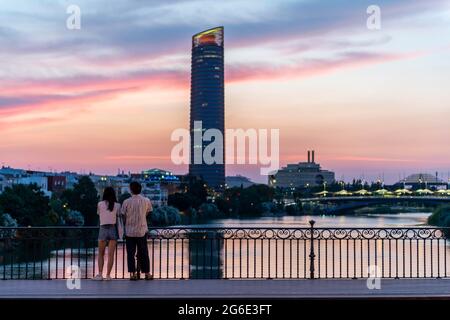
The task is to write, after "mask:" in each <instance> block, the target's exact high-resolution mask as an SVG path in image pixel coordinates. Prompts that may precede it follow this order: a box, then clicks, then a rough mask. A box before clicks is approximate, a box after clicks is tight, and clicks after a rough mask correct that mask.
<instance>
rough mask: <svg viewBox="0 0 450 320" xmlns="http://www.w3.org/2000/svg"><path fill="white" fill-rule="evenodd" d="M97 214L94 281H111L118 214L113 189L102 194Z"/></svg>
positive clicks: (107, 189) (108, 189)
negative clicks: (98, 227)
mask: <svg viewBox="0 0 450 320" xmlns="http://www.w3.org/2000/svg"><path fill="white" fill-rule="evenodd" d="M97 213H98V215H99V216H100V230H99V233H98V274H97V275H96V276H95V277H94V280H111V270H112V267H113V263H114V253H115V252H116V245H117V239H118V238H119V235H118V232H117V219H118V215H119V213H120V204H119V203H117V197H116V193H115V191H114V189H113V188H111V187H107V188H106V189H105V191H104V192H103V201H101V202H99V203H98V205H97ZM106 246H108V266H107V270H106V278H103V265H104V258H103V257H104V255H105V251H106Z"/></svg>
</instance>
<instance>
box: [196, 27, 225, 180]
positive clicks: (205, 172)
mask: <svg viewBox="0 0 450 320" xmlns="http://www.w3.org/2000/svg"><path fill="white" fill-rule="evenodd" d="M224 104H225V101H224V48H223V27H217V28H213V29H209V30H206V31H203V32H200V33H197V34H196V35H194V36H193V37H192V62H191V106H190V109H191V110H190V134H191V155H190V157H191V158H190V165H189V174H190V175H192V176H196V177H201V178H203V180H204V181H205V182H206V184H207V185H208V186H209V187H212V188H214V189H222V188H224V186H225V161H224V158H225V150H224V144H225V141H223V143H222V155H221V158H222V159H221V161H218V162H219V163H212V164H208V163H205V161H204V159H203V157H201V159H200V161H199V159H198V157H197V158H194V157H195V154H197V155H199V154H203V151H204V149H205V147H206V146H207V145H209V144H210V143H211V141H204V142H200V143H198V141H194V136H195V131H196V130H197V131H199V130H200V129H199V128H198V125H197V126H195V122H197V124H198V122H199V121H201V127H202V128H201V130H202V131H203V132H202V136H203V133H204V132H205V131H206V130H208V129H217V130H219V131H220V132H221V133H222V137H224V130H225V108H224ZM197 136H198V133H197ZM200 152H201V153H200ZM194 160H195V161H194Z"/></svg>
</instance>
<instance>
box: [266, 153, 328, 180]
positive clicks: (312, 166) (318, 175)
mask: <svg viewBox="0 0 450 320" xmlns="http://www.w3.org/2000/svg"><path fill="white" fill-rule="evenodd" d="M334 180H335V174H334V172H332V171H328V170H322V167H321V166H320V164H318V163H316V162H315V158H314V151H308V162H299V163H295V164H288V165H287V166H286V167H283V168H281V169H280V170H278V172H277V173H275V174H273V175H270V176H269V185H270V186H273V187H280V188H298V187H299V188H303V187H315V186H321V185H323V184H325V183H326V184H332V183H333V182H334Z"/></svg>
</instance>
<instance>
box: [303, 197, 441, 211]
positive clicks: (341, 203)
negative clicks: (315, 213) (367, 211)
mask: <svg viewBox="0 0 450 320" xmlns="http://www.w3.org/2000/svg"><path fill="white" fill-rule="evenodd" d="M299 201H300V202H301V203H302V204H304V203H320V204H324V205H326V206H328V207H325V208H324V211H325V213H331V214H339V213H344V212H348V211H351V210H355V209H360V208H364V207H370V206H374V205H380V204H391V205H396V204H403V205H410V204H414V205H426V206H439V205H443V204H450V197H436V196H342V197H314V198H302V199H300V200H299Z"/></svg>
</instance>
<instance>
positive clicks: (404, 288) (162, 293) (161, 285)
mask: <svg viewBox="0 0 450 320" xmlns="http://www.w3.org/2000/svg"><path fill="white" fill-rule="evenodd" d="M11 298H13V299H19V298H20V299H30V298H32V299H105V298H106V299H114V298H125V299H155V298H163V299H167V298H178V299H179V298H182V299H184V298H297V299H298V298H300V299H324V298H364V299H365V298H408V299H410V298H414V299H417V298H441V299H442V298H444V299H450V279H402V280H393V279H392V280H391V279H386V280H381V289H380V290H369V289H368V288H367V285H366V281H365V280H154V281H143V280H142V281H138V282H131V281H128V280H113V281H103V282H97V281H92V280H81V289H80V290H76V289H75V290H69V289H67V286H66V281H64V280H0V299H11Z"/></svg>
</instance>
